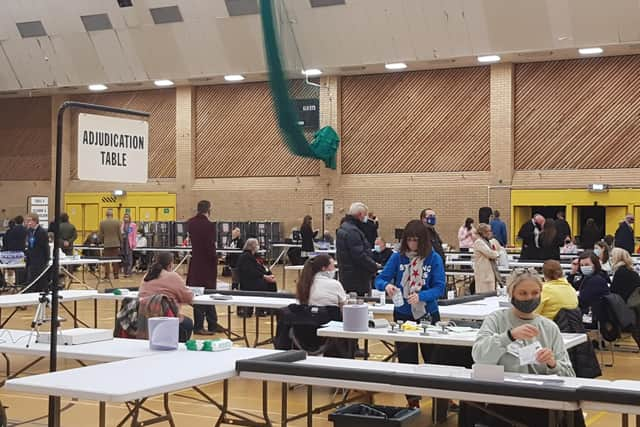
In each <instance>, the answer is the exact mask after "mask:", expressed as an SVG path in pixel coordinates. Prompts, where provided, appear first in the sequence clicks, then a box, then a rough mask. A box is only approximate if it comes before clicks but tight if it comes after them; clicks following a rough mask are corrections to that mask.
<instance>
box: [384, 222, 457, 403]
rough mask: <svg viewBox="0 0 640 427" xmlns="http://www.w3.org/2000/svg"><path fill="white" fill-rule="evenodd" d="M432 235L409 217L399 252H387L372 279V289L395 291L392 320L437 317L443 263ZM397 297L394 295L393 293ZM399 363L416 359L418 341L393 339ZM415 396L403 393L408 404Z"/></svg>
mask: <svg viewBox="0 0 640 427" xmlns="http://www.w3.org/2000/svg"><path fill="white" fill-rule="evenodd" d="M432 240H433V235H432V232H431V231H430V229H428V228H427V227H425V226H424V224H423V223H422V222H421V221H419V220H413V221H410V222H409V223H408V224H407V225H406V227H405V228H404V231H403V233H402V241H401V243H400V252H396V253H394V254H393V255H391V258H389V261H387V264H386V265H385V266H384V269H383V270H382V272H381V273H380V274H379V275H378V277H377V278H376V281H375V286H376V289H378V290H379V291H385V292H386V293H387V295H388V296H389V297H391V298H393V296H394V295H395V294H396V293H399V295H400V296H401V297H402V304H401V305H396V307H395V309H394V310H393V320H394V321H399V320H400V321H407V320H412V321H415V322H418V323H420V322H421V321H422V320H426V319H429V317H430V320H431V323H433V324H435V323H436V322H437V321H439V320H440V312H439V310H438V299H439V298H440V297H441V296H443V295H444V293H445V275H444V263H443V262H442V258H440V255H438V254H437V253H436V252H435V251H434V250H433V249H432V245H431V242H432ZM396 298H397V297H396ZM396 348H397V350H398V360H399V361H400V362H401V363H413V364H417V363H418V345H417V344H414V343H401V342H398V343H396ZM427 348H428V347H427V345H426V344H420V352H421V353H422V358H423V359H425V360H426V359H427ZM419 399H420V398H419V397H418V396H407V400H408V402H409V405H410V406H412V407H417V406H419V401H420V400H419Z"/></svg>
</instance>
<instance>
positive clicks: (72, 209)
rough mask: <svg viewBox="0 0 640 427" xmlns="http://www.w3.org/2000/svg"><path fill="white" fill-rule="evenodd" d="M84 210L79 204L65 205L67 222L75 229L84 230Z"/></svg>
mask: <svg viewBox="0 0 640 427" xmlns="http://www.w3.org/2000/svg"><path fill="white" fill-rule="evenodd" d="M83 214H84V212H83V206H82V205H80V204H72V205H67V215H69V222H70V223H71V224H73V225H75V226H76V230H78V233H79V234H82V233H80V231H84V215H83Z"/></svg>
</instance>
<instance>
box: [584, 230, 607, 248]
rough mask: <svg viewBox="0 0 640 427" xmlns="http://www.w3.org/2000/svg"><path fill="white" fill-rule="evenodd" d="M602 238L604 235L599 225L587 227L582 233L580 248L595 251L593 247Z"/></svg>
mask: <svg viewBox="0 0 640 427" xmlns="http://www.w3.org/2000/svg"><path fill="white" fill-rule="evenodd" d="M601 237H602V233H601V231H600V229H599V228H598V226H597V225H592V226H587V225H585V227H584V228H583V229H582V231H581V232H580V247H581V248H582V249H589V250H592V249H593V245H595V244H596V242H597V241H598V240H600V238H601Z"/></svg>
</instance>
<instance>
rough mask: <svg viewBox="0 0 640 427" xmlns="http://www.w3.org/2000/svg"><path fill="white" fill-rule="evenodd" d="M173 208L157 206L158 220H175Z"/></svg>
mask: <svg viewBox="0 0 640 427" xmlns="http://www.w3.org/2000/svg"><path fill="white" fill-rule="evenodd" d="M175 219H176V216H175V209H174V208H158V221H175Z"/></svg>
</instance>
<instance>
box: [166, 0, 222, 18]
mask: <svg viewBox="0 0 640 427" xmlns="http://www.w3.org/2000/svg"><path fill="white" fill-rule="evenodd" d="M174 4H177V5H178V7H179V8H180V12H181V13H182V17H183V18H184V20H185V22H190V21H209V22H210V23H213V22H214V20H215V19H217V18H228V17H229V14H228V13H227V8H226V6H225V5H224V0H176V1H174Z"/></svg>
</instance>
